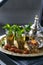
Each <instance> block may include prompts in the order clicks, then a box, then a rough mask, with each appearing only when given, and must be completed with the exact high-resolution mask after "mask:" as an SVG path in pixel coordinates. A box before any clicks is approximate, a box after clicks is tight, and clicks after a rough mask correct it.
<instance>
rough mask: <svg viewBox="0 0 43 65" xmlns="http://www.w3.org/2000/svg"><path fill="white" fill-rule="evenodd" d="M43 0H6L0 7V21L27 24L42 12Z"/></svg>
mask: <svg viewBox="0 0 43 65" xmlns="http://www.w3.org/2000/svg"><path fill="white" fill-rule="evenodd" d="M42 1H43V0H8V1H7V2H6V3H5V4H4V5H3V6H2V7H1V8H0V23H1V24H6V23H11V24H12V23H15V24H28V23H29V22H33V21H34V16H35V15H36V14H37V15H39V18H40V16H41V12H42Z"/></svg>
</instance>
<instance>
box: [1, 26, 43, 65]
mask: <svg viewBox="0 0 43 65" xmlns="http://www.w3.org/2000/svg"><path fill="white" fill-rule="evenodd" d="M2 26H3V25H0V35H2V34H5V33H4V32H5V31H4V30H3V29H2ZM6 56H7V57H9V58H10V59H11V60H12V61H13V62H14V65H38V64H39V65H43V56H40V57H26V58H25V57H16V56H9V55H6ZM9 65H10V64H9Z"/></svg>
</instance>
